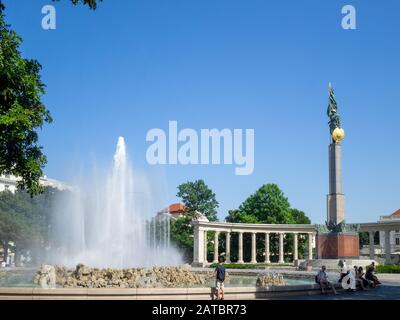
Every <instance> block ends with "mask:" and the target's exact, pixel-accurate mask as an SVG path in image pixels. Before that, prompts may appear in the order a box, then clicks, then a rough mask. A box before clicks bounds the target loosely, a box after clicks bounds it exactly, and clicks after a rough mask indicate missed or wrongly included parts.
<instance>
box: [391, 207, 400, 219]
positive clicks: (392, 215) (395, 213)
mask: <svg viewBox="0 0 400 320" xmlns="http://www.w3.org/2000/svg"><path fill="white" fill-rule="evenodd" d="M390 217H391V218H400V209H399V210H397V211H395V212H393V213H392V214H391V215H390Z"/></svg>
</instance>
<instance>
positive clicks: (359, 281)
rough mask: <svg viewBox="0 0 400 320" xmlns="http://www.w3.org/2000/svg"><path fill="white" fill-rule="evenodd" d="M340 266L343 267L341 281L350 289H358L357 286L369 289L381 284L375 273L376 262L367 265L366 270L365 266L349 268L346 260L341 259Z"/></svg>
mask: <svg viewBox="0 0 400 320" xmlns="http://www.w3.org/2000/svg"><path fill="white" fill-rule="evenodd" d="M339 267H340V268H341V270H340V279H339V283H342V286H343V288H345V289H347V290H348V291H356V290H357V288H360V289H361V290H368V289H369V288H376V287H377V286H379V285H380V284H381V283H380V281H379V280H378V277H377V276H376V275H375V272H376V266H375V262H372V263H371V264H370V265H369V266H367V267H366V271H365V272H364V268H363V267H357V266H354V268H353V270H350V269H349V268H347V265H346V260H340V261H339Z"/></svg>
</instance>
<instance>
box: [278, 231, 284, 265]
mask: <svg viewBox="0 0 400 320" xmlns="http://www.w3.org/2000/svg"><path fill="white" fill-rule="evenodd" d="M284 236H285V235H284V234H283V233H280V234H279V263H285V259H284V254H283V237H284Z"/></svg>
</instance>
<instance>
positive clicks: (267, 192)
mask: <svg viewBox="0 0 400 320" xmlns="http://www.w3.org/2000/svg"><path fill="white" fill-rule="evenodd" d="M239 212H240V215H238V216H236V219H237V220H239V221H232V217H230V216H228V217H227V220H228V221H231V222H246V221H245V220H246V219H250V218H249V216H250V217H253V218H252V219H255V221H257V223H265V224H284V223H295V220H294V218H293V215H292V212H291V208H290V204H289V201H288V199H287V198H286V197H285V195H284V194H283V192H282V190H281V189H279V187H278V186H277V185H276V184H266V185H263V186H262V187H261V188H260V189H258V190H257V192H256V193H255V194H253V195H251V196H250V197H249V198H247V199H246V200H245V201H244V202H243V203H242V204H241V205H240V207H239ZM242 219H244V220H242Z"/></svg>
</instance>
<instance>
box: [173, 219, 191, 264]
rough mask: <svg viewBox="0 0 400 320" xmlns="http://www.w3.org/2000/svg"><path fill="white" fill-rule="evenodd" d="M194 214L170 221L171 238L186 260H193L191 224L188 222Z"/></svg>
mask: <svg viewBox="0 0 400 320" xmlns="http://www.w3.org/2000/svg"><path fill="white" fill-rule="evenodd" d="M193 218H194V215H193V214H191V213H188V214H187V215H185V216H183V217H180V218H178V219H176V220H172V221H171V240H172V242H174V243H175V244H176V245H177V246H178V247H179V249H180V250H181V251H182V253H183V258H184V260H185V261H186V262H191V261H193V241H194V239H193V226H192V225H191V224H190V223H191V222H192V220H193Z"/></svg>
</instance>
